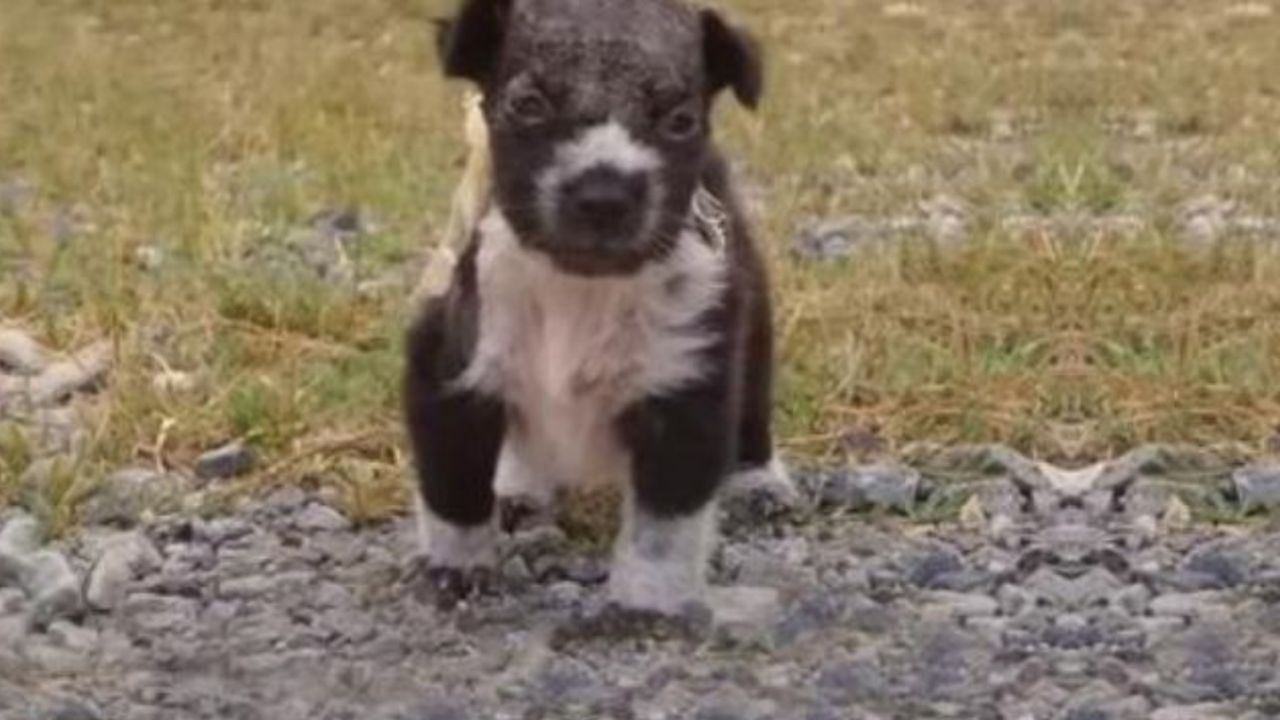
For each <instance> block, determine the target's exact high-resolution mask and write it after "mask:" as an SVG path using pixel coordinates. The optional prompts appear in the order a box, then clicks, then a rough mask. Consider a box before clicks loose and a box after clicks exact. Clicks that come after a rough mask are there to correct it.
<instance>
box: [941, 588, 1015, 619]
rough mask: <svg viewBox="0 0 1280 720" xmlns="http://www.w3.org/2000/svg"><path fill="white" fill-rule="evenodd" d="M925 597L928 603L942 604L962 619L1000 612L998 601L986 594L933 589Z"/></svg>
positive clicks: (988, 615) (953, 614)
mask: <svg viewBox="0 0 1280 720" xmlns="http://www.w3.org/2000/svg"><path fill="white" fill-rule="evenodd" d="M926 599H927V601H928V602H930V603H934V604H937V605H940V606H942V607H943V608H945V609H946V610H947V612H949V613H950V614H951V615H952V616H953V617H956V618H959V619H962V620H964V619H968V618H975V617H991V616H994V615H995V614H996V613H998V612H1000V603H999V602H998V601H997V600H996V599H995V598H993V597H990V596H987V595H976V594H966V593H957V592H949V591H933V592H930V593H929V594H928V595H927V596H926Z"/></svg>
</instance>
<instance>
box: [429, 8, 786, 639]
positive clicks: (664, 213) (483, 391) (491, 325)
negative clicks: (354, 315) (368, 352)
mask: <svg viewBox="0 0 1280 720" xmlns="http://www.w3.org/2000/svg"><path fill="white" fill-rule="evenodd" d="M438 41H439V42H438V45H439V50H440V53H441V58H442V63H443V66H444V70H445V72H446V74H447V75H448V76H450V77H456V78H463V79H466V80H469V81H471V82H473V83H475V85H476V86H477V87H478V88H479V90H480V91H481V92H482V96H483V101H482V111H483V116H484V120H485V125H486V126H487V129H488V135H489V138H488V139H489V143H488V146H489V148H490V153H491V157H490V168H491V177H490V180H491V183H490V186H491V197H490V200H489V202H488V207H487V209H486V210H485V211H484V212H483V214H482V215H481V217H480V219H479V221H478V223H477V224H476V226H475V230H474V232H473V233H472V236H471V238H470V239H469V242H468V243H467V245H466V248H465V250H464V251H463V253H462V255H461V257H460V258H459V260H458V263H457V266H456V267H455V268H454V271H453V274H452V277H451V280H450V285H449V288H448V290H447V291H446V292H445V293H444V294H443V295H442V296H439V297H435V298H432V299H430V300H428V301H427V303H426V305H425V307H424V308H423V311H422V312H421V315H420V316H419V318H418V320H417V321H416V322H415V324H414V325H413V327H412V329H411V330H410V332H409V334H408V340H407V352H408V361H407V367H406V374H405V380H404V403H405V412H406V420H407V426H408V431H409V434H410V436H411V440H412V447H413V452H414V457H415V460H416V463H417V467H418V471H419V479H420V483H419V484H420V490H421V493H420V498H419V500H420V502H419V508H418V509H419V520H420V532H421V535H422V542H423V550H424V552H425V554H426V557H427V559H428V566H429V570H428V573H427V574H428V578H429V579H430V581H431V582H432V583H433V584H434V585H435V586H436V589H437V590H439V591H440V592H442V593H444V594H446V595H451V596H454V597H461V596H463V595H465V594H466V593H468V592H470V591H471V589H472V587H473V584H474V583H473V581H474V580H475V579H476V578H477V577H480V576H482V575H483V573H484V571H485V570H486V569H489V568H491V567H492V566H493V564H494V563H495V562H496V560H497V558H496V557H495V555H496V553H495V540H496V536H497V533H498V531H499V528H498V524H499V523H498V517H499V516H500V515H501V513H500V512H499V510H498V507H499V505H501V504H504V503H515V502H517V501H519V502H523V503H529V502H532V503H535V504H539V505H546V504H549V503H551V502H552V501H553V499H554V497H555V496H556V494H557V491H558V490H559V489H561V488H565V487H567V486H569V485H570V484H575V483H587V482H593V481H598V480H616V481H620V482H622V483H623V488H624V493H623V495H624V507H623V508H622V513H623V517H622V523H621V525H622V527H621V531H620V534H619V537H618V538H617V541H616V547H615V554H614V559H613V564H612V568H611V572H610V577H609V585H608V593H609V599H610V601H611V602H612V603H614V604H616V605H617V606H620V607H622V608H625V609H629V610H638V611H647V612H656V613H661V614H676V613H679V612H681V611H682V610H684V609H686V607H687V606H688V604H690V603H701V602H703V600H704V592H705V590H706V588H705V582H706V581H705V572H706V568H705V566H706V560H707V555H708V553H709V551H710V549H711V543H712V536H713V522H714V518H713V505H714V498H715V494H716V491H717V488H718V487H719V486H720V485H721V484H722V483H723V482H724V481H725V480H726V479H727V478H730V477H731V476H732V475H734V474H735V473H750V474H754V475H755V476H757V477H758V476H760V475H761V474H763V475H775V476H780V475H781V473H782V470H781V466H780V465H779V464H778V463H776V462H775V460H774V457H773V444H772V438H771V435H770V405H771V385H772V362H773V358H772V355H773V338H772V329H771V321H770V304H769V296H768V291H767V284H766V278H765V272H764V268H763V264H762V261H761V258H760V255H759V254H758V251H757V249H756V248H755V246H754V243H753V240H752V238H751V235H750V232H749V229H748V227H747V223H746V221H745V218H744V215H743V212H742V210H741V208H740V205H739V203H738V201H737V199H736V198H735V196H734V194H733V192H732V191H731V188H730V180H729V177H728V173H727V170H726V167H725V163H724V161H723V160H722V159H721V157H720V155H719V154H718V152H717V151H716V149H715V147H714V146H713V144H712V141H711V127H710V119H711V110H712V104H713V101H714V100H715V99H716V98H717V97H718V96H719V95H720V94H721V93H722V91H725V90H730V91H732V93H733V94H734V95H735V96H736V97H737V99H738V100H739V101H741V102H742V103H744V104H745V105H747V106H749V107H752V108H754V107H755V106H756V104H757V102H758V101H759V99H760V94H761V89H762V87H761V86H762V69H761V62H760V59H759V54H758V52H757V48H756V45H755V43H754V42H753V41H752V40H751V39H750V38H749V37H748V36H747V35H745V34H743V33H742V32H740V31H738V30H736V29H735V28H733V27H731V26H730V25H729V24H727V23H726V22H725V21H724V20H723V19H722V18H721V17H720V16H719V15H718V14H716V13H715V12H713V11H710V10H701V11H698V10H695V9H693V8H690V7H688V6H686V5H685V4H683V3H682V2H680V1H679V0H467V1H466V2H464V4H463V6H462V8H461V11H460V13H459V14H458V15H457V16H456V17H455V18H453V19H452V20H449V21H445V22H442V23H441V24H440V28H439V37H438Z"/></svg>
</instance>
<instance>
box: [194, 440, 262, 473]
mask: <svg viewBox="0 0 1280 720" xmlns="http://www.w3.org/2000/svg"><path fill="white" fill-rule="evenodd" d="M255 464H257V454H256V453H255V452H254V451H253V448H251V447H249V446H248V445H245V444H244V443H242V442H233V443H231V444H230V445H224V446H223V447H220V448H218V449H217V450H211V451H209V452H207V453H205V454H204V455H201V456H200V457H199V458H198V459H197V460H196V465H195V473H196V477H198V478H200V479H201V480H226V479H229V478H233V477H236V476H238V475H243V474H245V473H247V472H249V471H250V470H252V469H253V466H254V465H255Z"/></svg>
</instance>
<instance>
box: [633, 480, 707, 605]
mask: <svg viewBox="0 0 1280 720" xmlns="http://www.w3.org/2000/svg"><path fill="white" fill-rule="evenodd" d="M625 513H626V515H625V516H624V522H623V528H622V532H621V533H620V534H619V537H618V543H617V547H616V549H615V553H614V559H613V567H612V569H611V570H610V573H609V600H610V602H612V603H614V604H616V605H618V606H620V607H623V608H626V609H629V610H641V611H648V612H656V613H661V614H663V615H678V614H680V613H681V612H682V611H683V610H684V608H687V607H689V606H690V605H696V604H702V603H704V602H705V600H706V593H707V581H706V571H707V558H708V555H709V553H710V549H711V541H712V534H713V533H712V523H711V522H710V520H711V518H712V517H713V516H714V512H713V508H712V506H710V505H708V506H707V507H706V508H703V510H701V511H700V512H698V513H695V514H693V515H689V516H684V517H676V518H657V517H654V516H652V515H649V514H648V513H645V512H643V511H638V510H635V509H634V503H633V502H630V501H629V502H628V503H627V508H626V509H625Z"/></svg>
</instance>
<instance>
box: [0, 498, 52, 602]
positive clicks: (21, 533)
mask: <svg viewBox="0 0 1280 720" xmlns="http://www.w3.org/2000/svg"><path fill="white" fill-rule="evenodd" d="M42 542H44V532H43V531H42V530H41V529H40V523H38V522H36V519H35V518H33V517H31V516H30V515H26V514H21V513H20V514H18V515H17V516H16V517H13V518H12V519H10V520H9V522H7V523H5V525H4V528H3V529H0V586H4V585H8V584H13V583H18V582H21V580H22V577H23V575H25V574H26V572H27V558H28V557H29V556H30V555H31V554H33V553H35V552H36V551H37V550H39V549H40V544H41V543H42Z"/></svg>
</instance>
